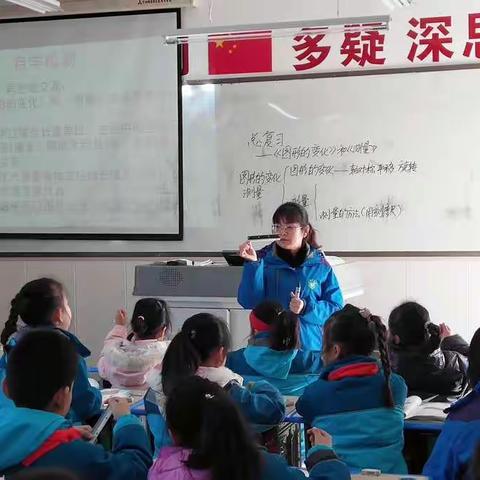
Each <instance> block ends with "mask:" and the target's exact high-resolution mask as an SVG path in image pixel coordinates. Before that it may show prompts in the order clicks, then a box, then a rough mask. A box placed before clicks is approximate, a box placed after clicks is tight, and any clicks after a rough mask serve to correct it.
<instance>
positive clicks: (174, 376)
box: [162, 313, 232, 396]
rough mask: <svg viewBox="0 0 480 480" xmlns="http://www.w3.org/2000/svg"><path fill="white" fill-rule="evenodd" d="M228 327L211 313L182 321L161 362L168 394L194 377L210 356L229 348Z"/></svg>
mask: <svg viewBox="0 0 480 480" xmlns="http://www.w3.org/2000/svg"><path fill="white" fill-rule="evenodd" d="M231 343H232V342H231V337H230V331H229V330H228V326H227V324H226V323H225V322H224V321H223V320H221V319H220V318H218V317H216V316H215V315H212V314H211V313H197V314H196V315H193V316H192V317H190V318H188V319H187V320H185V323H184V324H183V326H182V329H181V330H180V332H178V333H177V334H176V335H175V337H174V338H173V340H172V341H171V343H170V345H169V346H168V348H167V351H166V352H165V356H164V358H163V362H162V387H163V392H164V393H165V395H167V396H168V395H169V393H170V392H171V391H172V389H173V387H174V386H175V384H176V383H177V382H178V381H179V380H180V379H182V378H184V377H189V376H191V375H194V374H195V372H196V371H197V370H198V367H199V366H200V365H201V364H202V363H203V362H205V361H206V360H208V358H209V357H210V355H211V354H212V353H213V352H214V351H215V350H217V349H219V348H221V347H223V348H225V350H226V351H229V350H230V348H231Z"/></svg>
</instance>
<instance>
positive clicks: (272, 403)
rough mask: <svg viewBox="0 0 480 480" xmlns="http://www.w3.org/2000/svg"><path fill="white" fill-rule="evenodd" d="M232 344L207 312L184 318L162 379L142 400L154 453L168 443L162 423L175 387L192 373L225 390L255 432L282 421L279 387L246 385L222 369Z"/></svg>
mask: <svg viewBox="0 0 480 480" xmlns="http://www.w3.org/2000/svg"><path fill="white" fill-rule="evenodd" d="M230 345H231V338H230V332H229V330H228V326H227V325H226V323H225V322H224V321H222V320H221V319H220V318H218V317H216V316H214V315H212V314H210V313H198V314H197V315H193V316H192V317H190V318H188V319H187V320H186V321H185V323H184V324H183V326H182V329H181V330H180V332H179V333H177V335H175V337H174V338H173V340H172V342H171V343H170V345H169V347H168V348H167V351H166V353H165V357H164V359H163V363H162V371H161V375H157V377H156V378H152V379H151V380H150V386H151V390H149V391H148V392H147V395H146V397H145V409H146V411H147V420H148V422H149V425H150V429H151V431H152V433H153V435H154V437H155V447H156V451H158V449H159V448H160V447H162V446H164V445H165V444H169V443H170V436H169V434H168V431H167V429H166V425H165V419H164V411H165V404H166V401H167V399H168V397H169V395H170V393H171V392H172V390H173V388H174V387H175V385H176V384H177V383H178V382H179V381H180V380H182V379H183V378H185V377H190V376H192V375H197V376H199V377H202V378H206V379H208V380H210V381H212V382H215V383H217V384H218V385H220V387H222V388H224V389H225V391H227V392H228V393H229V395H230V396H231V397H232V399H233V400H234V401H235V402H236V404H237V405H238V406H239V407H240V410H241V412H242V413H243V415H245V418H246V419H247V420H248V421H249V422H250V423H251V424H253V425H255V427H256V430H257V431H258V432H263V431H266V430H269V429H270V428H272V427H273V426H275V425H277V424H279V423H280V422H281V421H282V420H283V419H284V417H285V403H284V399H283V396H282V395H281V393H280V392H279V391H278V389H277V388H275V387H274V386H273V385H270V383H268V382H266V381H264V380H260V381H258V382H252V383H249V384H247V383H246V382H245V383H244V380H243V378H242V377H241V376H240V375H238V374H236V373H234V372H232V371H231V370H230V369H229V368H227V367H225V362H226V358H227V353H228V351H229V350H230Z"/></svg>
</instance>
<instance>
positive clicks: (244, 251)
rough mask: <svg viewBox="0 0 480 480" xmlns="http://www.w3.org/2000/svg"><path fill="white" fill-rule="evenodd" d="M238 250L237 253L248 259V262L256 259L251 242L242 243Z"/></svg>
mask: <svg viewBox="0 0 480 480" xmlns="http://www.w3.org/2000/svg"><path fill="white" fill-rule="evenodd" d="M238 250H239V252H238V253H239V255H240V256H241V257H242V258H244V259H245V260H248V261H249V262H256V261H257V260H258V257H257V252H256V251H255V249H254V248H253V246H252V242H250V241H247V242H244V243H242V244H241V245H240V247H239V248H238Z"/></svg>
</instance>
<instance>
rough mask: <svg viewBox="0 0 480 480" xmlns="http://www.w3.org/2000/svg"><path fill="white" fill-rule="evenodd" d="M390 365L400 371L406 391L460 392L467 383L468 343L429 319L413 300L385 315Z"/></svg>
mask: <svg viewBox="0 0 480 480" xmlns="http://www.w3.org/2000/svg"><path fill="white" fill-rule="evenodd" d="M388 327H389V330H390V335H389V346H390V358H391V361H392V369H393V371H394V372H396V373H398V374H399V375H401V376H402V377H403V378H404V379H405V382H406V383H407V386H408V393H409V395H419V396H420V397H422V398H426V397H431V396H434V395H438V394H440V395H446V396H452V395H461V394H462V393H463V392H464V390H465V388H466V386H467V385H468V378H467V368H468V361H467V357H466V356H467V355H468V350H469V346H468V343H467V342H466V341H465V340H463V338H462V337H460V336H459V335H452V333H451V332H450V329H449V328H448V327H447V326H446V325H445V324H441V325H440V326H437V325H435V324H433V323H431V321H430V315H429V313H428V310H427V309H426V308H424V307H423V306H422V305H420V304H418V303H415V302H406V303H403V304H402V305H400V306H398V307H396V308H395V309H394V310H393V311H392V313H391V314H390V317H389V319H388Z"/></svg>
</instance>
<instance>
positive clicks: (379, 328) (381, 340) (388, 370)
mask: <svg viewBox="0 0 480 480" xmlns="http://www.w3.org/2000/svg"><path fill="white" fill-rule="evenodd" d="M369 320H370V322H372V323H373V326H374V328H375V332H376V334H377V346H378V351H379V352H380V361H381V362H382V369H383V374H384V376H385V404H386V406H387V407H389V408H393V407H394V406H395V403H394V401H393V394H392V388H391V385H390V377H391V375H392V366H391V364H390V355H389V353H388V346H387V329H386V327H385V325H384V324H383V322H382V320H381V319H380V317H378V316H377V315H370V318H369Z"/></svg>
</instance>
